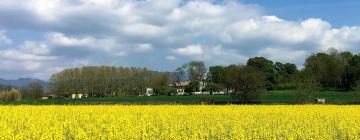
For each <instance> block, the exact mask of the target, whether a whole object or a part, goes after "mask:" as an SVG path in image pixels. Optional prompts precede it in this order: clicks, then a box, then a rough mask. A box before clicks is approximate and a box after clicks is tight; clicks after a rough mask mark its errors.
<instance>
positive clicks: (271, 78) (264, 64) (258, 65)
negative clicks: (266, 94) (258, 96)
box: [246, 57, 277, 89]
mask: <svg viewBox="0 0 360 140" xmlns="http://www.w3.org/2000/svg"><path fill="white" fill-rule="evenodd" d="M246 65H247V66H249V67H253V68H254V69H256V70H257V71H260V72H263V73H264V75H265V77H266V80H267V84H266V85H267V89H272V88H273V86H274V85H275V84H276V78H277V77H276V74H275V67H274V63H273V62H272V61H271V60H268V59H266V58H264V57H254V58H250V59H248V61H247V63H246Z"/></svg>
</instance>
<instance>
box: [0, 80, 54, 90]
mask: <svg viewBox="0 0 360 140" xmlns="http://www.w3.org/2000/svg"><path fill="white" fill-rule="evenodd" d="M31 82H38V83H40V84H41V85H43V86H44V87H45V88H47V87H48V83H47V82H46V81H43V80H39V79H32V78H19V79H17V80H4V79H0V85H5V86H12V87H16V88H23V87H25V86H27V85H28V84H30V83H31Z"/></svg>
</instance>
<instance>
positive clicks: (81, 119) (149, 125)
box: [0, 105, 360, 140]
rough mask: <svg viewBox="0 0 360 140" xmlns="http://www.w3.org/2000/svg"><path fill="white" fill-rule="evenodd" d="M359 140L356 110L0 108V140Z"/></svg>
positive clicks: (359, 116)
mask: <svg viewBox="0 0 360 140" xmlns="http://www.w3.org/2000/svg"><path fill="white" fill-rule="evenodd" d="M230 138H232V139H360V106H335V105H324V106H321V105H293V106H286V105H274V106H270V105H259V106H205V105H204V106H195V105H190V106H178V105H158V106H156V105H152V106H150V105H149V106H140V105H139V106H122V105H118V106H115V105H114V106H106V105H98V106H0V139H96V140H99V139H230Z"/></svg>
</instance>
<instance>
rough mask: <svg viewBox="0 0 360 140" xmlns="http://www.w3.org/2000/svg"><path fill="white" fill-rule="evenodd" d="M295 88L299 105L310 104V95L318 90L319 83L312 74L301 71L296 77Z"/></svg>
mask: <svg viewBox="0 0 360 140" xmlns="http://www.w3.org/2000/svg"><path fill="white" fill-rule="evenodd" d="M296 87H297V91H298V92H297V93H298V101H299V102H300V103H310V102H311V100H312V99H313V96H312V95H313V94H314V92H315V91H317V90H318V89H319V82H318V80H317V78H316V76H315V75H314V74H313V73H311V72H309V71H306V70H303V71H300V72H298V73H297V75H296Z"/></svg>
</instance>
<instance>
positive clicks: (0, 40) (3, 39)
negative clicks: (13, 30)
mask: <svg viewBox="0 0 360 140" xmlns="http://www.w3.org/2000/svg"><path fill="white" fill-rule="evenodd" d="M11 43H12V40H11V39H10V38H8V37H7V36H6V34H5V32H4V31H1V30H0V46H1V45H4V44H5V45H9V44H11Z"/></svg>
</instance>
